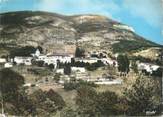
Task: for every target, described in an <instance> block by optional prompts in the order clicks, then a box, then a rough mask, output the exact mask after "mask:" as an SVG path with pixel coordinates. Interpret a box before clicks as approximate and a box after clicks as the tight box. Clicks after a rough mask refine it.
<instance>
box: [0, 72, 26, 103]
mask: <svg viewBox="0 0 163 117" xmlns="http://www.w3.org/2000/svg"><path fill="white" fill-rule="evenodd" d="M23 84H24V77H23V76H21V75H19V74H18V73H17V72H14V71H12V70H11V69H2V70H1V71H0V87H1V89H0V91H1V93H2V96H3V99H4V100H5V101H11V100H14V99H15V98H17V95H18V93H19V89H20V87H22V85H23Z"/></svg>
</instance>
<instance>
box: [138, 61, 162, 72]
mask: <svg viewBox="0 0 163 117" xmlns="http://www.w3.org/2000/svg"><path fill="white" fill-rule="evenodd" d="M158 68H160V66H158V65H154V64H150V63H139V64H138V70H141V71H142V70H145V71H146V72H148V73H150V74H152V72H153V71H156V70H157V69H158Z"/></svg>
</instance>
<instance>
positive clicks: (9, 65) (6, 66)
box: [4, 63, 13, 68]
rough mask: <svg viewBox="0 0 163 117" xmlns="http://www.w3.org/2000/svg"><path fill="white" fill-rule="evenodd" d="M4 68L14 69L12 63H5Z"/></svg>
mask: <svg viewBox="0 0 163 117" xmlns="http://www.w3.org/2000/svg"><path fill="white" fill-rule="evenodd" d="M4 67H5V68H11V67H13V64H12V63H5V64H4Z"/></svg>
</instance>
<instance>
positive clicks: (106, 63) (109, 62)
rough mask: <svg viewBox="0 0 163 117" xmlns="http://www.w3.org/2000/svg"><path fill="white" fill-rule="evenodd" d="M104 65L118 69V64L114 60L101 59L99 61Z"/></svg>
mask: <svg viewBox="0 0 163 117" xmlns="http://www.w3.org/2000/svg"><path fill="white" fill-rule="evenodd" d="M100 60H101V61H102V62H103V63H104V64H105V65H111V66H115V67H118V62H117V61H116V60H112V59H110V58H102V59H100Z"/></svg>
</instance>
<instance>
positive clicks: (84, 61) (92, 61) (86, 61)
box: [75, 58, 99, 64]
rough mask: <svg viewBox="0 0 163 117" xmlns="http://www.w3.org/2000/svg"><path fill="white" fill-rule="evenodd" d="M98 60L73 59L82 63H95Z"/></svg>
mask: <svg viewBox="0 0 163 117" xmlns="http://www.w3.org/2000/svg"><path fill="white" fill-rule="evenodd" d="M98 60H99V59H98V58H75V61H76V62H83V63H90V64H92V63H96V62H97V61H98Z"/></svg>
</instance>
